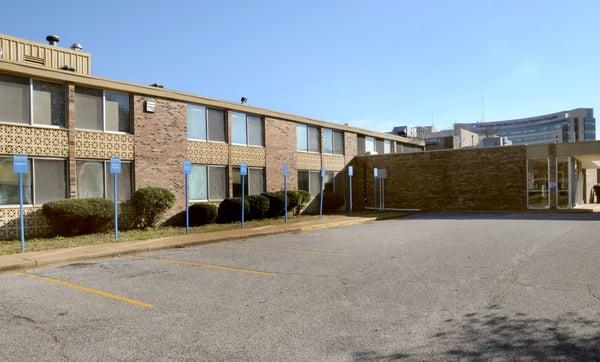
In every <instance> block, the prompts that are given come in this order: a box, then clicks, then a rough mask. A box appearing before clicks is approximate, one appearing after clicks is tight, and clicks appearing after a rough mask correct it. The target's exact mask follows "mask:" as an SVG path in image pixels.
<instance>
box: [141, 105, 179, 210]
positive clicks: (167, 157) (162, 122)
mask: <svg viewBox="0 0 600 362" xmlns="http://www.w3.org/2000/svg"><path fill="white" fill-rule="evenodd" d="M133 97H134V99H133V109H132V112H133V115H134V117H133V119H134V128H135V135H134V140H135V145H134V159H135V162H134V165H135V176H134V179H135V188H136V189H139V188H141V187H144V186H155V187H164V188H166V189H169V190H171V191H172V192H173V193H174V194H175V196H176V203H175V207H174V208H173V209H171V211H170V213H169V214H175V213H176V212H178V211H181V210H183V209H184V208H185V180H184V177H183V175H182V172H181V167H182V166H181V162H182V161H183V160H185V159H186V158H187V157H188V149H187V144H188V141H187V113H186V112H187V111H186V104H185V103H181V102H175V101H168V100H164V99H159V98H148V97H142V96H138V95H134V96H133ZM145 101H153V102H156V112H155V113H147V112H145V111H144V102H145Z"/></svg>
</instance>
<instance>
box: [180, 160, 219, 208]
mask: <svg viewBox="0 0 600 362" xmlns="http://www.w3.org/2000/svg"><path fill="white" fill-rule="evenodd" d="M193 166H202V167H206V197H207V198H206V199H190V202H212V201H223V200H225V199H226V198H227V195H228V194H229V192H228V189H229V187H228V186H229V180H228V178H227V166H226V165H213V164H205V163H193V164H192V167H193ZM211 167H219V168H223V169H224V170H225V199H211V198H210V168H211Z"/></svg>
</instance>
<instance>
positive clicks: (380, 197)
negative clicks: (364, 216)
mask: <svg viewBox="0 0 600 362" xmlns="http://www.w3.org/2000/svg"><path fill="white" fill-rule="evenodd" d="M379 211H383V179H382V178H380V179H379Z"/></svg>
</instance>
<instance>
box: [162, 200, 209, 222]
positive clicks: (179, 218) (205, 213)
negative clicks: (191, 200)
mask: <svg viewBox="0 0 600 362" xmlns="http://www.w3.org/2000/svg"><path fill="white" fill-rule="evenodd" d="M217 214H218V209H217V207H216V206H215V205H212V204H205V203H202V204H193V205H190V226H202V225H206V224H212V223H214V222H215V221H217ZM165 225H168V226H185V210H183V211H181V212H179V213H177V214H175V215H173V216H172V217H171V218H169V220H167V221H166V222H165Z"/></svg>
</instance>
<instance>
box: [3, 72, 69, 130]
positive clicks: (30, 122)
mask: <svg viewBox="0 0 600 362" xmlns="http://www.w3.org/2000/svg"><path fill="white" fill-rule="evenodd" d="M2 74H3V75H9V76H13V77H17V78H25V79H28V80H29V97H28V98H29V123H19V122H10V121H2V120H0V124H8V125H15V126H22V127H27V126H29V127H37V128H51V129H67V128H69V127H68V125H67V109H66V106H65V110H64V111H65V119H64V126H56V125H52V124H38V123H34V122H33V81H34V80H36V81H39V82H45V83H52V84H58V85H62V86H63V87H65V89H64V91H65V94H66V84H65V83H60V82H52V81H48V80H46V79H39V78H31V77H21V76H18V75H13V74H8V73H2Z"/></svg>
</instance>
